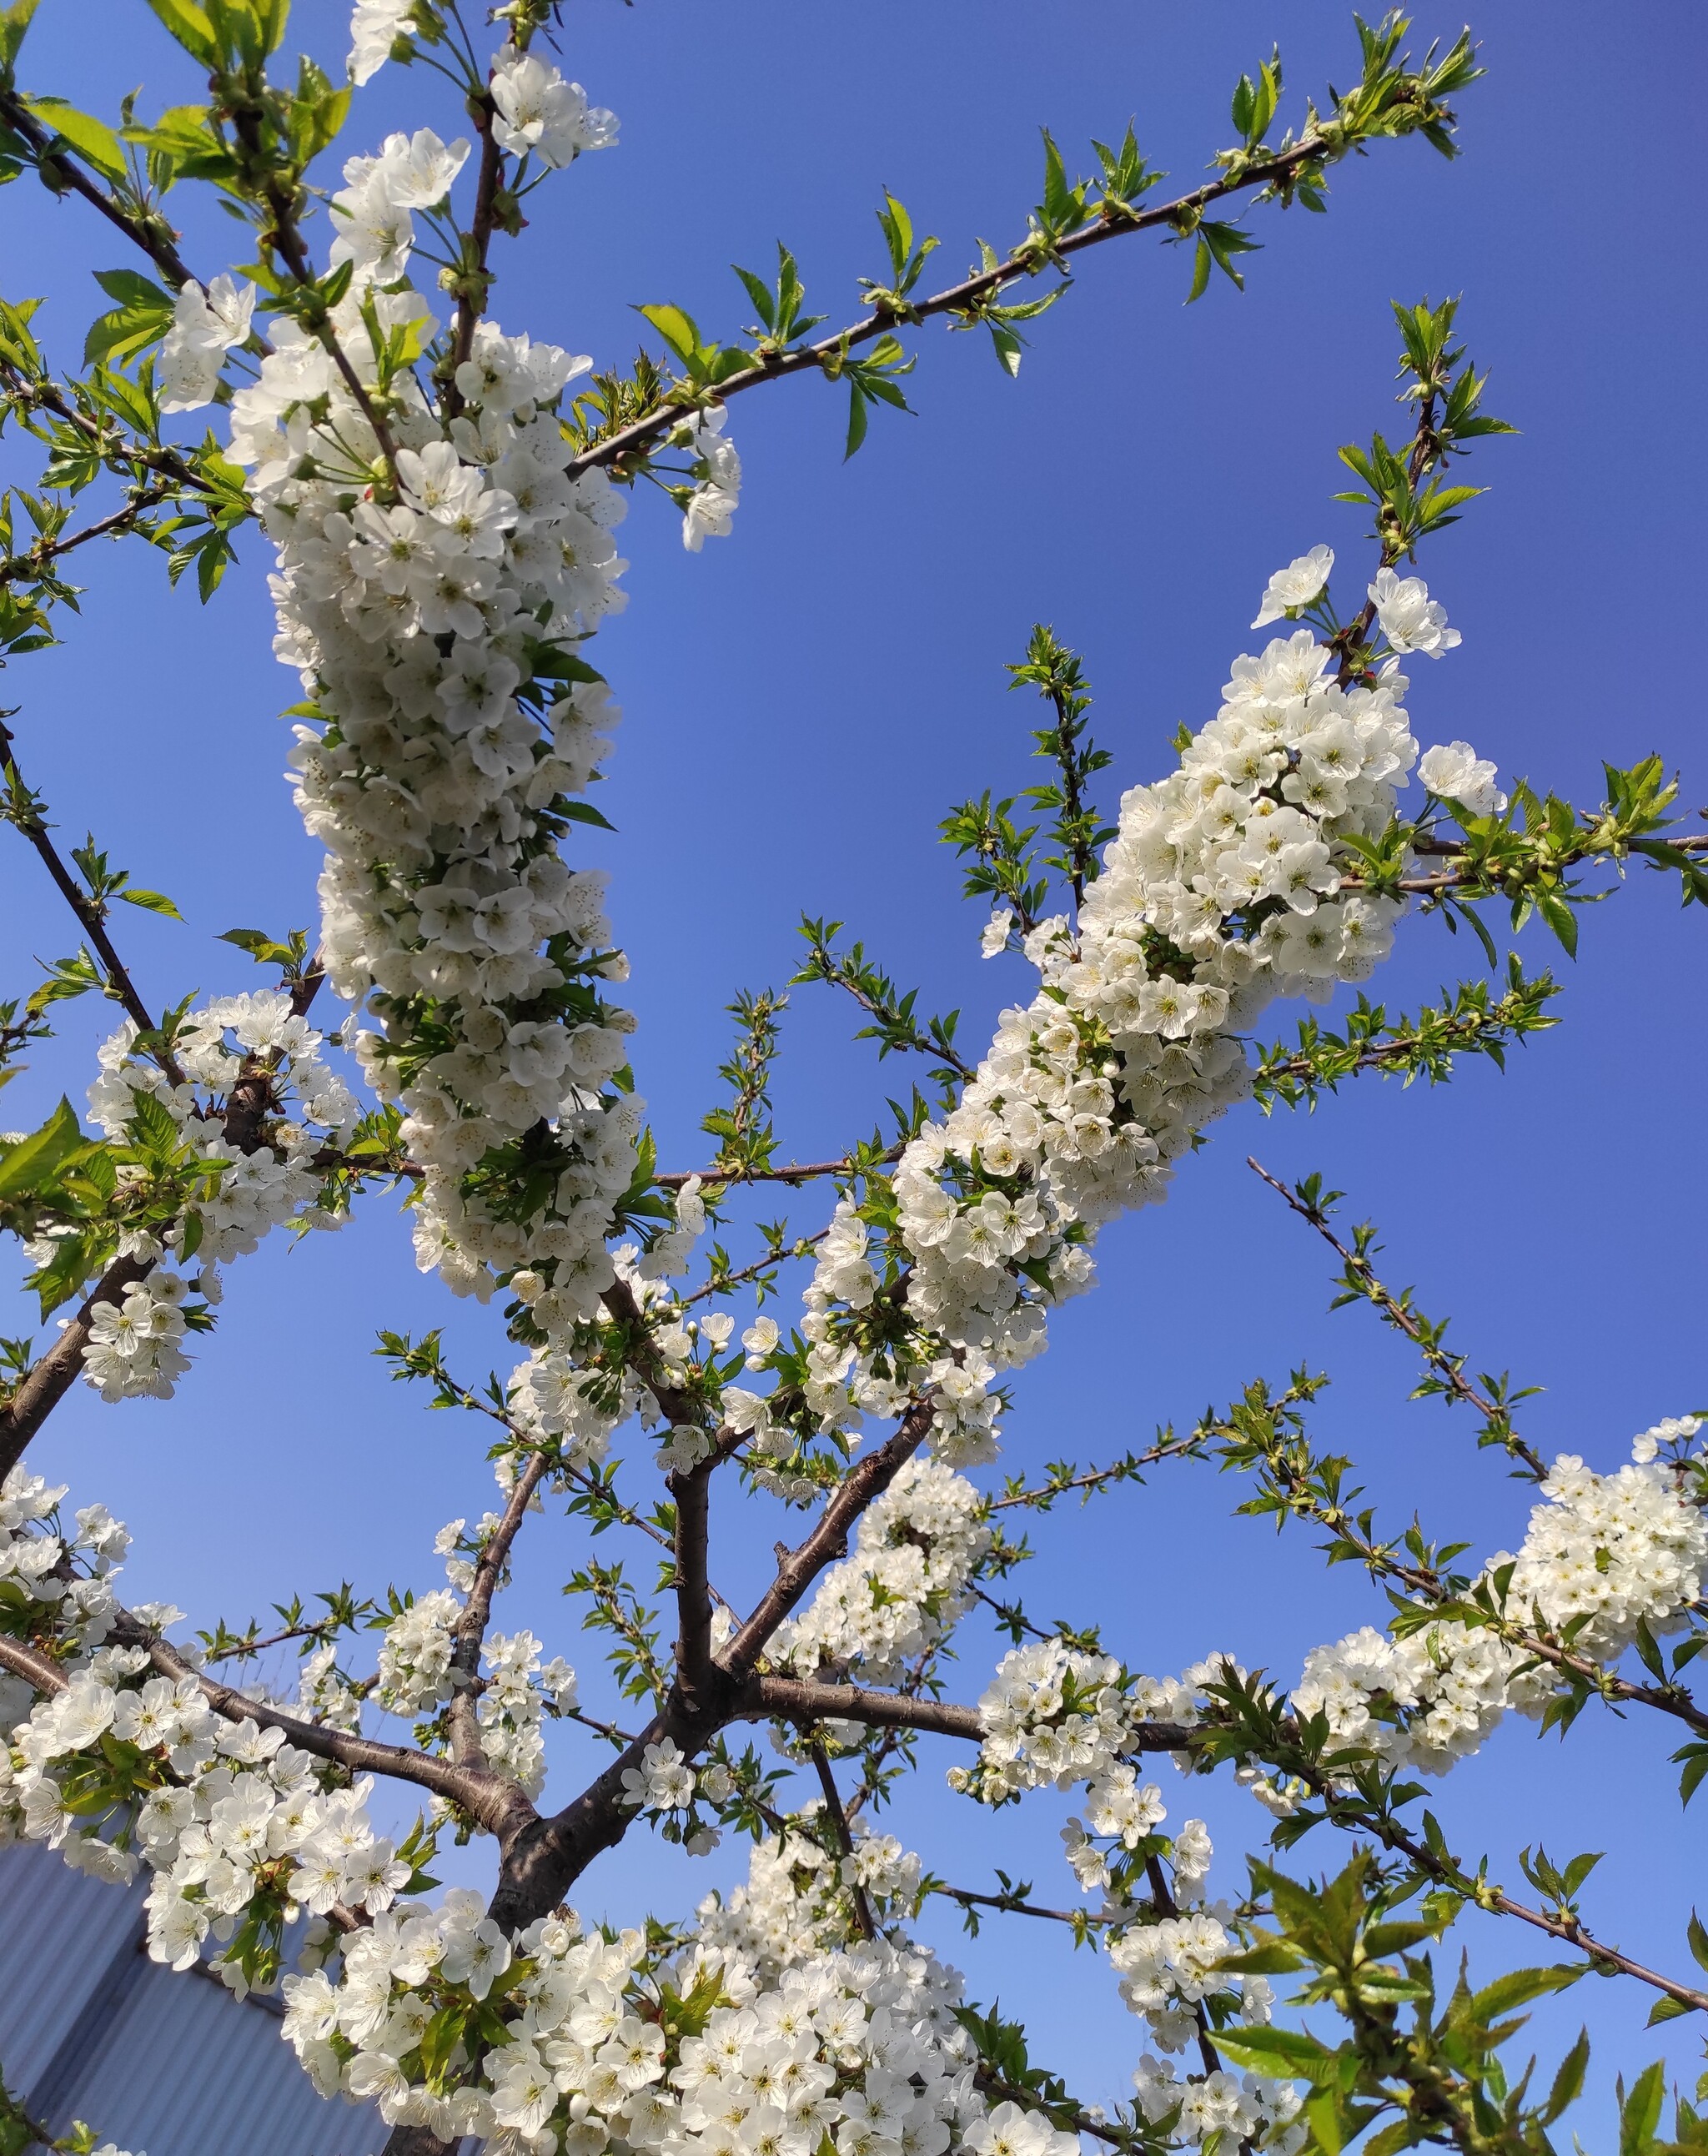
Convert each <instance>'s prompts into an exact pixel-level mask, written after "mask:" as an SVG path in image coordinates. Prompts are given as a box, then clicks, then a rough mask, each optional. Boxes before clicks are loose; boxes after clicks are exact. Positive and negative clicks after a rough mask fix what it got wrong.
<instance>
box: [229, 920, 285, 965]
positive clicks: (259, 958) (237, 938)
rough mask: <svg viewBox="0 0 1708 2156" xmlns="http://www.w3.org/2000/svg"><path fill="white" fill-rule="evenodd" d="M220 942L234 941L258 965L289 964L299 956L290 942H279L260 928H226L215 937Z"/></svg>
mask: <svg viewBox="0 0 1708 2156" xmlns="http://www.w3.org/2000/svg"><path fill="white" fill-rule="evenodd" d="M216 940H217V941H218V942H221V943H235V944H236V946H237V947H238V949H239V951H247V952H249V956H250V957H252V958H253V959H254V962H255V963H256V964H257V965H258V966H291V965H295V963H296V962H297V961H298V960H299V959H300V957H301V956H302V952H300V951H294V950H293V949H292V948H291V947H290V944H288V943H280V942H277V941H275V939H274V937H271V936H269V935H268V934H267V932H266V931H265V930H264V929H261V928H228V929H227V930H226V932H225V933H224V934H223V936H221V937H218V938H217V939H216Z"/></svg>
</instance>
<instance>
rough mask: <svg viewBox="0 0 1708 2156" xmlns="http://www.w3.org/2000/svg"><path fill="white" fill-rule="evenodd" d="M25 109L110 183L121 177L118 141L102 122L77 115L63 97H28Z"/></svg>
mask: <svg viewBox="0 0 1708 2156" xmlns="http://www.w3.org/2000/svg"><path fill="white" fill-rule="evenodd" d="M29 109H30V110H31V111H32V112H33V113H35V114H36V115H38V117H39V118H40V119H42V120H44V121H46V122H47V124H48V126H49V127H51V128H53V129H54V131H55V132H56V133H58V134H60V135H63V136H64V138H65V140H66V141H68V142H69V144H70V145H71V146H72V148H73V149H74V150H75V151H76V152H77V154H78V155H79V157H83V158H85V160H86V161H87V162H89V163H90V164H91V165H93V166H94V167H95V170H96V171H97V172H104V173H105V175H106V177H107V178H108V179H110V180H121V179H123V178H124V177H125V173H126V165H125V152H124V150H123V148H122V147H121V144H120V141H119V138H118V136H116V135H115V134H114V132H113V131H112V129H111V128H110V127H109V126H107V124H106V122H105V121H104V120H97V119H96V118H95V115H93V114H92V113H89V112H80V111H79V110H78V109H77V107H76V106H75V105H68V104H67V102H66V101H65V100H64V98H63V97H32V98H31V99H30V100H29Z"/></svg>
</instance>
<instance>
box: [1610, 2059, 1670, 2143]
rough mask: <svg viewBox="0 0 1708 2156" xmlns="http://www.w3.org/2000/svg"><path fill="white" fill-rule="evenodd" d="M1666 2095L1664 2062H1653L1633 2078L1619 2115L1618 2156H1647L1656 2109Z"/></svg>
mask: <svg viewBox="0 0 1708 2156" xmlns="http://www.w3.org/2000/svg"><path fill="white" fill-rule="evenodd" d="M1665 2095H1666V2066H1665V2062H1664V2061H1662V2060H1660V2059H1657V2060H1656V2061H1654V2065H1653V2066H1645V2067H1644V2069H1643V2071H1642V2072H1641V2073H1640V2074H1639V2076H1637V2082H1636V2085H1635V2087H1634V2088H1633V2089H1632V2091H1631V2093H1630V2094H1629V2096H1628V2097H1626V2098H1625V2099H1624V2102H1623V2105H1622V2106H1621V2107H1620V2111H1619V2156H1647V2153H1648V2151H1649V2149H1651V2148H1653V2147H1654V2130H1655V2128H1657V2127H1658V2126H1659V2123H1660V2107H1661V2103H1662V2102H1663V2100H1664V2097H1665Z"/></svg>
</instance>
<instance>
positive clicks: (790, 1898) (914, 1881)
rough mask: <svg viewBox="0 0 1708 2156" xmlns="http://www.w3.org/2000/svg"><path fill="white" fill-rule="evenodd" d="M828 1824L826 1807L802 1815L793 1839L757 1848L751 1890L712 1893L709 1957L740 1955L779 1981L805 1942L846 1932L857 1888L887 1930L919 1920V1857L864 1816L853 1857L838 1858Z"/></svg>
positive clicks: (706, 1928) (746, 1885)
mask: <svg viewBox="0 0 1708 2156" xmlns="http://www.w3.org/2000/svg"><path fill="white" fill-rule="evenodd" d="M823 1825H824V1818H823V1806H822V1805H821V1804H810V1805H808V1806H807V1807H805V1808H804V1809H803V1810H802V1811H800V1812H798V1813H797V1814H796V1815H794V1819H793V1821H792V1823H791V1826H790V1830H789V1831H788V1832H787V1834H784V1835H767V1837H766V1839H765V1840H763V1841H761V1842H758V1843H756V1844H755V1845H754V1847H753V1849H752V1850H751V1852H750V1854H749V1856H748V1859H747V1876H746V1881H744V1882H743V1884H741V1886H736V1887H734V1888H732V1889H731V1891H730V1892H729V1893H728V1894H727V1895H724V1894H718V1893H712V1894H709V1895H707V1897H705V1900H704V1901H703V1902H701V1903H700V1910H699V1927H698V1932H697V1936H698V1938H700V1941H701V1942H702V1943H703V1944H704V1945H705V1947H706V1948H707V1949H708V1950H709V1951H710V1952H713V1953H729V1954H732V1955H736V1956H738V1957H739V1958H741V1960H742V1961H743V1962H744V1963H751V1965H752V1967H753V1968H754V1969H757V1971H759V1972H760V1974H762V1976H763V1977H764V1978H765V1979H767V1981H768V1982H774V1981H775V1980H776V1979H777V1976H778V1975H779V1974H781V1973H782V1971H783V1970H784V1969H791V1968H793V1967H795V1966H797V1965H798V1963H800V1962H801V1961H802V1959H803V1939H805V1940H806V1941H808V1943H810V1942H812V1941H813V1940H815V1939H820V1938H834V1937H837V1936H839V1934H840V1933H846V1931H847V1929H848V1926H849V1907H850V1903H849V1895H850V1892H851V1891H852V1889H853V1888H854V1887H855V1886H859V1888H860V1889H861V1890H862V1891H863V1892H864V1895H865V1897H866V1906H867V1907H868V1909H869V1911H870V1912H871V1915H872V1918H873V1921H874V1922H875V1924H876V1925H877V1926H878V1927H879V1928H880V1929H887V1928H890V1927H891V1926H892V1925H893V1924H894V1923H895V1922H901V1921H904V1920H905V1919H906V1918H907V1917H910V1916H911V1915H912V1913H913V1909H914V1904H915V1902H916V1899H917V1897H918V1893H919V1883H920V1876H921V1875H920V1861H919V1859H918V1857H917V1856H915V1855H914V1853H913V1852H912V1851H910V1850H906V1849H904V1848H903V1847H902V1845H901V1844H900V1841H898V1840H896V1838H895V1835H880V1834H873V1833H871V1832H870V1831H869V1830H868V1829H867V1827H866V1825H865V1823H864V1820H860V1819H858V1818H856V1819H855V1820H853V1821H852V1822H851V1826H852V1840H853V1844H854V1847H853V1851H852V1853H851V1854H850V1855H849V1856H834V1855H833V1854H832V1853H831V1851H829V1850H828V1848H827V1847H826V1846H825V1844H824V1840H823Z"/></svg>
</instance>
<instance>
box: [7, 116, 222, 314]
mask: <svg viewBox="0 0 1708 2156" xmlns="http://www.w3.org/2000/svg"><path fill="white" fill-rule="evenodd" d="M0 120H3V121H5V122H6V124H7V126H9V127H10V128H11V129H12V131H13V133H14V134H16V135H21V136H23V140H24V141H26V142H28V144H29V146H30V147H31V149H32V150H33V151H34V152H35V155H36V164H37V167H38V171H40V170H43V169H44V168H45V167H49V166H50V167H52V168H53V173H54V180H55V181H56V182H58V186H57V187H54V189H53V190H52V191H53V192H54V193H60V192H62V191H65V190H69V192H70V193H73V194H76V195H81V196H82V198H83V199H84V200H85V202H86V203H90V205H91V206H92V207H93V208H95V209H97V210H99V211H100V214H101V215H102V216H103V217H104V218H105V219H106V220H107V222H108V223H110V224H114V225H116V226H117V227H118V228H119V230H120V231H121V232H122V233H123V234H124V235H125V237H126V239H128V240H130V241H131V243H132V244H133V245H135V246H136V247H140V248H141V250H142V252H143V253H144V254H146V256H147V257H148V259H150V261H151V262H152V263H153V264H154V265H155V267H156V269H159V270H160V272H161V273H162V275H163V276H164V277H165V278H166V279H167V282H168V283H169V284H170V285H172V290H174V291H177V290H178V289H179V287H180V286H182V285H195V286H196V287H197V290H203V289H204V288H203V285H202V283H201V280H200V279H199V278H197V277H196V276H195V275H193V274H192V272H191V271H190V269H188V268H187V267H186V265H185V264H184V261H183V259H182V257H181V256H180V254H178V251H177V249H176V248H175V247H174V246H173V245H172V239H170V238H168V237H167V234H169V233H171V232H172V228H171V226H169V225H167V223H166V219H165V218H163V217H162V218H161V219H160V226H161V227H163V228H164V229H163V230H162V229H161V228H156V227H155V226H154V225H152V224H151V223H149V222H148V221H146V220H145V219H144V218H141V217H140V216H138V215H137V213H136V211H135V210H131V209H127V208H126V207H125V206H124V204H123V203H121V202H120V201H119V200H118V199H117V198H115V196H114V195H112V194H111V193H109V192H108V191H107V190H106V189H105V188H104V187H98V186H97V185H96V184H95V182H94V181H93V180H92V179H90V177H89V175H88V174H87V173H86V172H85V171H84V170H83V168H82V167H81V166H80V165H79V164H78V163H77V162H76V158H75V155H74V151H73V150H72V147H71V145H70V144H69V143H67V144H65V146H64V147H63V148H61V149H59V150H51V149H50V148H49V145H50V144H51V143H52V142H53V141H54V130H52V129H49V128H46V127H44V126H43V125H42V123H41V121H39V120H38V119H37V118H36V116H35V115H34V113H33V112H32V111H31V110H30V108H29V106H28V104H27V103H26V102H25V100H24V99H23V96H22V95H20V94H19V93H18V91H16V90H0ZM62 139H63V138H62ZM173 237H176V235H175V234H174V235H173Z"/></svg>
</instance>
